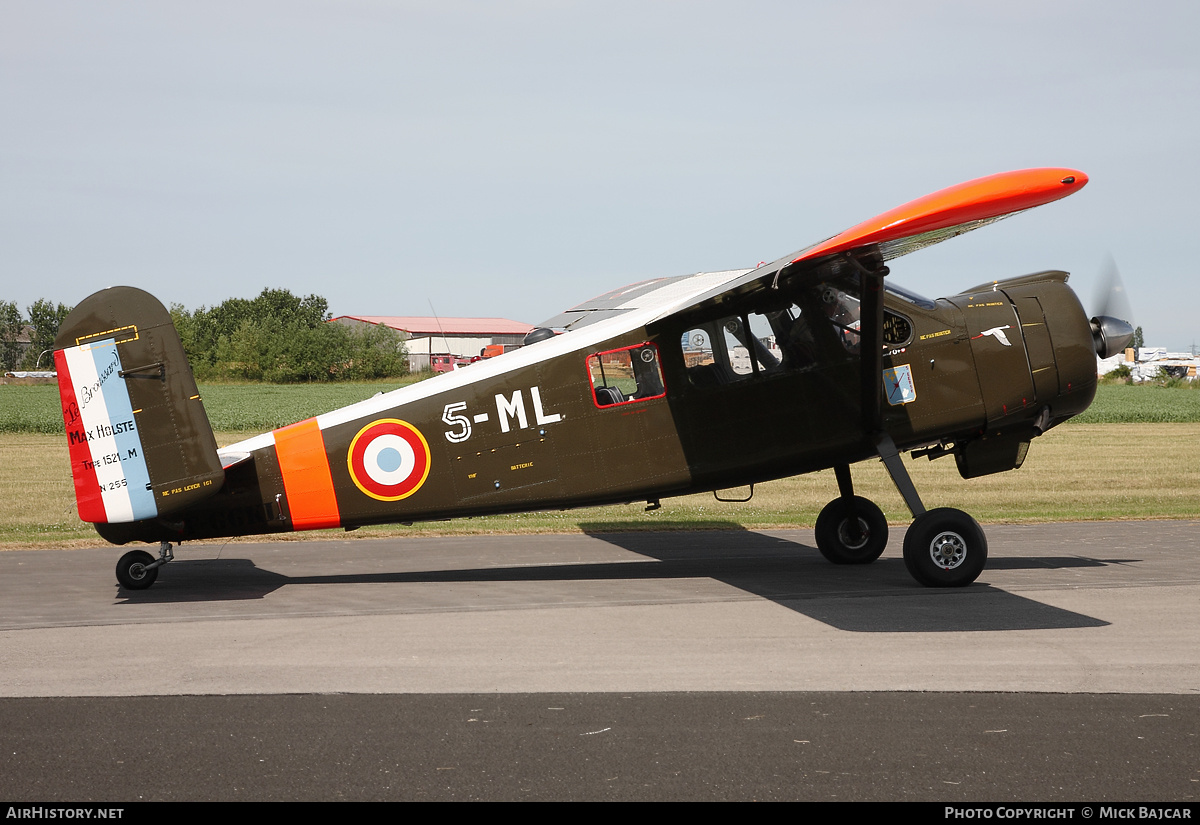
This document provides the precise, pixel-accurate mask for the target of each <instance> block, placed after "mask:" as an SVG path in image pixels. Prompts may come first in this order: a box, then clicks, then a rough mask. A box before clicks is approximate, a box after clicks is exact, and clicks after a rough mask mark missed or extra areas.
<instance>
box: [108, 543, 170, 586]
mask: <svg viewBox="0 0 1200 825" xmlns="http://www.w3.org/2000/svg"><path fill="white" fill-rule="evenodd" d="M174 558H175V555H174V554H173V553H172V552H171V542H169V541H164V542H160V543H159V546H158V558H157V559H155V558H154V556H152V555H150V554H149V553H147V552H146V551H145V550H130V551H129V552H128V553H126V554H125V555H123V556H121V559H120V561H118V562H117V582H118V583H119V584H120V585H121V587H123V588H125V589H126V590H145V589H146V588H147V587H149V586H150V585H152V584H154V582H155V580H156V579H158V568H160V567H162V566H163V565H164V564H166V563H167V562H169V561H171V560H173V559H174Z"/></svg>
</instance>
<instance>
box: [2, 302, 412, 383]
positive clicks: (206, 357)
mask: <svg viewBox="0 0 1200 825" xmlns="http://www.w3.org/2000/svg"><path fill="white" fill-rule="evenodd" d="M70 310H71V307H68V306H64V305H63V304H56V305H55V304H51V302H49V301H45V300H38V301H35V302H34V304H33V305H32V306H30V307H28V316H25V315H22V314H21V312H20V311H19V310H18V308H17V305H16V304H15V303H14V302H12V301H0V360H2V365H3V367H4V369H5V370H12V369H32V368H33V365H34V364H36V363H37V358H38V355H39V354H40V353H41V352H42V351H43V350H46V349H49V348H51V347H52V346H53V343H54V339H55V337H56V336H57V335H58V328H59V326H60V325H61V323H62V321H63V319H64V318H66V316H67V313H68V312H70ZM170 312H171V318H172V320H173V321H174V322H175V329H177V330H178V331H179V337H180V339H181V340H182V341H183V348H184V351H185V352H186V353H187V356H188V360H189V361H190V362H191V364H192V371H193V372H194V373H195V375H196V378H197V379H199V380H201V381H214V380H216V381H221V380H245V381H267V382H270V383H279V384H286V383H297V382H313V381H350V380H370V379H376V378H393V377H398V376H402V375H406V374H407V373H408V352H407V350H406V349H405V346H404V341H403V339H402V338H401V337H400V334H399V333H398V332H396V331H395V330H393V329H391V328H390V327H386V326H382V325H379V326H366V325H364V326H361V327H349V326H345V325H343V324H334V323H329V321H330V319H331V317H332V316H331V314H330V312H329V302H328V301H326V300H325V299H324V298H323V297H321V296H319V295H308V296H305V297H300V296H297V295H293V294H292V293H291V292H290V291H289V290H286V289H264V290H263V291H262V293H260V294H259V295H258V296H257V297H256V298H252V299H245V298H229V299H227V300H226V301H223V302H222V303H220V304H217V305H216V306H213V307H205V306H201V307H200V308H199V309H196V310H188V309H187V308H185V307H184V306H183V305H181V304H172V305H171V308H170ZM23 332H28V335H29V338H30V344H29V345H28V346H27V347H26V345H25V344H24V343H23V341H21V340H20V339H21V338H22V337H23V336H22V333H23ZM42 368H43V369H48V368H52V365H48V364H47V363H46V359H45V358H43V364H42Z"/></svg>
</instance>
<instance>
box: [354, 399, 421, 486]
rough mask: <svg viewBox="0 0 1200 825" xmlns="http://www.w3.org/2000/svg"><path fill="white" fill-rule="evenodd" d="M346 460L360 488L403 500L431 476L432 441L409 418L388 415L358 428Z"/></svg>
mask: <svg viewBox="0 0 1200 825" xmlns="http://www.w3.org/2000/svg"><path fill="white" fill-rule="evenodd" d="M346 463H347V464H348V465H349V466H350V478H352V479H353V480H354V483H355V485H356V486H357V487H358V489H360V490H362V491H363V492H364V493H366V494H367V495H369V496H370V497H371V498H375V499H379V500H380V501H399V500H400V499H402V498H407V497H408V496H411V495H412V494H413V493H415V492H416V491H417V490H419V489H421V485H422V484H424V483H425V479H426V478H428V477H429V444H428V443H427V442H426V441H425V437H424V436H423V435H421V433H420V431H419V430H417V428H416V427H414V426H413V425H412V424H409V423H408V422H407V421H400V420H399V419H396V418H385V419H382V420H380V421H373V422H371V423H370V424H368V425H367V426H365V427H363V428H362V429H361V430H359V431H358V435H356V436H354V440H353V441H351V442H350V453H349V455H348V456H347V457H346Z"/></svg>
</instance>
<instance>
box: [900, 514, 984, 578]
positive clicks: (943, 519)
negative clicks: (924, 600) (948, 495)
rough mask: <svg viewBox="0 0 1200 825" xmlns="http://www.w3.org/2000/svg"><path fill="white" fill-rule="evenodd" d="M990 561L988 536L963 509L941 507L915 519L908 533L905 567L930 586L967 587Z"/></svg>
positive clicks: (905, 542) (905, 537)
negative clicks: (988, 559) (988, 557)
mask: <svg viewBox="0 0 1200 825" xmlns="http://www.w3.org/2000/svg"><path fill="white" fill-rule="evenodd" d="M985 564H987V538H986V537H985V536H984V535H983V529H982V528H981V527H980V526H979V522H977V521H975V519H973V518H971V517H970V516H969V515H967V514H966V513H964V512H963V511H962V510H955V509H953V508H951V507H939V508H938V509H936V510H930V511H928V512H926V513H922V514H921V515H919V516H917V517H916V518H915V519H913V523H912V524H911V525H910V526H909V528H908V532H907V533H905V534H904V566H905V567H907V568H908V572H909V573H911V574H912V577H913V578H914V579H916V580H917V581H918V582H920V583H921V584H923V585H925V586H926V587H966V586H967V585H968V584H970V583H971V582H973V581H975V579H977V578H979V574H980V573H982V572H983V566H984V565H985Z"/></svg>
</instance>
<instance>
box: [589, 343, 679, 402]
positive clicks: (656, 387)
mask: <svg viewBox="0 0 1200 825" xmlns="http://www.w3.org/2000/svg"><path fill="white" fill-rule="evenodd" d="M587 367H588V376H589V377H590V378H591V381H592V399H593V400H594V401H595V402H596V406H597V407H612V406H615V405H617V404H628V403H631V402H633V401H646V400H648V399H651V398H662V397H663V396H664V395H666V394H667V390H666V385H665V384H664V383H663V374H662V366H661V364H660V363H659V358H658V348H657V347H656V346H654V344H651V343H649V342H646V343H643V344H638V345H637V346H633V347H626V348H624V349H614V350H609V351H608V352H597V353H595V354H594V355H589V356H588V359H587Z"/></svg>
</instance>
